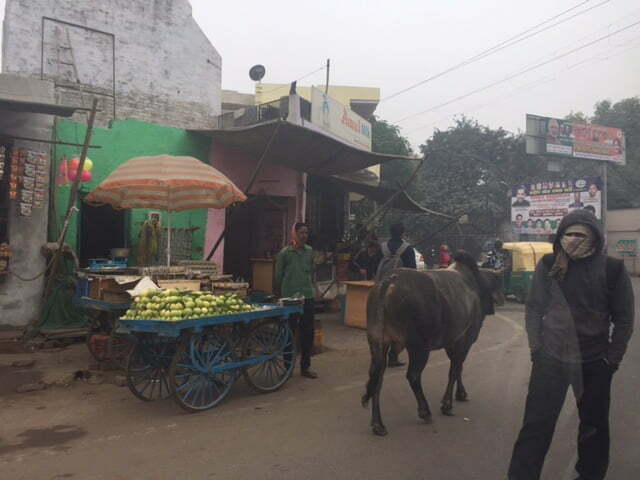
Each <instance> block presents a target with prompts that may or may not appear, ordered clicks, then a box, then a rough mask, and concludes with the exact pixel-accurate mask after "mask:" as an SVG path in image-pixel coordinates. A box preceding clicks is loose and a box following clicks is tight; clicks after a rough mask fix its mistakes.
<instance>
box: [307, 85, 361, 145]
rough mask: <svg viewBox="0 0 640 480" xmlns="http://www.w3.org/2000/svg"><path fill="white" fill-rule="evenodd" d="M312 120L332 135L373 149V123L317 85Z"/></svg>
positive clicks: (314, 89) (313, 95)
mask: <svg viewBox="0 0 640 480" xmlns="http://www.w3.org/2000/svg"><path fill="white" fill-rule="evenodd" d="M311 122H312V123H314V124H315V125H318V126H319V127H321V128H322V129H323V130H324V131H325V132H327V133H329V134H330V135H332V136H336V137H338V138H340V139H342V140H344V141H345V142H347V143H350V144H351V145H353V146H355V147H358V148H361V149H364V150H367V151H371V123H370V122H368V121H367V120H365V119H364V118H362V117H361V116H360V115H358V114H357V113H355V112H354V111H353V110H351V109H350V108H349V107H347V106H345V105H342V104H341V103H340V102H338V101H337V100H335V99H333V98H331V97H330V96H329V95H326V94H325V93H324V92H322V90H319V89H317V88H315V87H313V88H312V89H311Z"/></svg>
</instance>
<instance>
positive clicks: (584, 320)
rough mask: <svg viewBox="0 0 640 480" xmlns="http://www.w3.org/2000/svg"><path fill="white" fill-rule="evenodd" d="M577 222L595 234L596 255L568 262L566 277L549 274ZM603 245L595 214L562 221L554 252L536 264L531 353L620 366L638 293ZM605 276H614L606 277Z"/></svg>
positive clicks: (529, 320) (529, 311) (577, 213)
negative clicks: (634, 293) (565, 235)
mask: <svg viewBox="0 0 640 480" xmlns="http://www.w3.org/2000/svg"><path fill="white" fill-rule="evenodd" d="M578 223H580V224H583V225H587V226H588V227H589V228H590V229H591V230H592V231H593V233H594V236H595V250H594V253H593V255H591V256H588V257H586V258H581V259H578V260H573V259H570V260H569V263H568V270H567V272H566V274H565V275H564V278H563V279H561V280H560V279H559V278H557V277H555V278H554V277H552V276H550V271H551V269H552V267H553V265H554V263H555V260H556V255H557V254H558V252H560V251H561V249H562V245H561V239H562V236H563V234H564V233H565V231H566V230H567V228H568V227H569V226H571V225H575V224H578ZM603 246H604V236H603V234H602V231H601V229H600V225H599V222H598V220H597V219H596V217H595V216H594V215H593V214H592V213H591V212H589V211H587V210H574V211H573V212H571V213H569V214H568V215H566V216H565V217H564V218H563V220H562V222H561V223H560V226H559V227H558V233H557V235H556V240H555V243H554V245H553V250H554V253H553V254H549V255H545V256H544V257H543V258H542V260H541V261H540V262H539V263H538V265H537V267H536V271H535V274H534V276H533V280H532V285H531V291H530V292H529V296H528V298H527V305H526V327H527V335H528V337H529V346H530V347H531V351H532V352H536V351H539V350H541V351H543V352H544V353H546V354H547V355H549V356H552V357H554V358H556V359H557V360H560V361H564V362H571V363H574V362H591V361H595V360H599V359H606V360H607V361H608V362H609V363H611V364H612V365H618V364H619V363H620V362H621V361H622V357H623V356H624V353H625V351H626V349H627V344H628V342H629V339H630V338H631V334H632V332H633V321H634V295H633V289H632V287H631V280H630V278H629V274H628V273H627V271H626V269H625V268H624V263H623V262H622V261H621V260H617V259H614V258H612V257H607V256H606V255H604V254H603V253H602V249H603ZM607 264H609V265H610V266H609V268H607ZM607 272H609V276H611V277H613V278H607V277H608V274H607ZM612 325H613V329H611V326H612Z"/></svg>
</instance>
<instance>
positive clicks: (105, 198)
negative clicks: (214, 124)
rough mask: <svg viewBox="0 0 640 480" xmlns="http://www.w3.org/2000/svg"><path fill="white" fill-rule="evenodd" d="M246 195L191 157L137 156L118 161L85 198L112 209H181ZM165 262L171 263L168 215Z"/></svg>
mask: <svg viewBox="0 0 640 480" xmlns="http://www.w3.org/2000/svg"><path fill="white" fill-rule="evenodd" d="M246 199H247V197H246V195H245V194H244V193H242V191H240V189H239V188H238V187H236V186H235V185H234V183H233V182H232V181H231V180H229V179H228V178H227V177H226V176H225V175H223V174H222V173H220V172H219V171H218V170H216V169H215V168H213V167H212V166H210V165H207V164H205V163H203V162H201V161H200V160H198V159H197V158H193V157H174V156H171V155H157V156H155V157H136V158H132V159H131V160H129V161H127V162H125V163H123V164H122V165H120V166H119V167H118V168H117V169H116V170H115V171H114V172H113V173H112V174H111V175H109V176H108V177H107V178H106V180H104V181H103V182H102V183H100V185H98V186H97V187H96V189H95V190H93V191H92V192H91V193H89V195H87V196H86V197H85V199H84V201H85V202H87V203H88V204H89V205H104V204H109V205H111V206H112V207H113V208H115V209H130V208H152V209H158V210H165V211H167V212H181V211H184V210H193V209H196V208H217V209H220V208H226V207H228V206H229V205H231V204H232V203H235V202H243V201H245V200H246ZM168 223H169V224H168V227H169V234H168V236H167V237H168V242H167V243H168V248H167V263H168V264H170V262H171V258H170V251H171V215H170V214H169V220H168Z"/></svg>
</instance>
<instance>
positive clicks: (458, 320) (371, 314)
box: [362, 252, 504, 435]
mask: <svg viewBox="0 0 640 480" xmlns="http://www.w3.org/2000/svg"><path fill="white" fill-rule="evenodd" d="M454 260H455V262H454V263H453V264H452V265H451V266H450V267H449V268H448V269H446V270H433V271H415V270H409V269H400V270H398V271H396V272H395V273H393V274H392V275H391V276H390V278H389V279H387V280H384V281H382V282H380V283H379V284H378V285H376V286H375V287H374V288H373V289H372V291H371V293H370V294H369V299H368V302H367V338H368V340H369V348H370V350H371V366H370V368H369V382H368V383H367V389H366V393H365V394H364V395H363V396H362V405H363V406H364V407H366V406H367V404H368V402H369V400H370V399H373V409H372V415H371V427H372V429H373V433H375V434H376V435H386V434H387V429H386V427H385V426H384V424H383V423H382V417H381V416H380V390H381V388H382V378H383V376H384V371H385V368H386V366H387V352H388V351H389V348H390V346H391V344H394V345H395V346H396V347H406V349H407V351H408V353H409V367H408V369H407V380H408V381H409V384H410V385H411V389H412V390H413V393H414V394H415V396H416V400H417V401H418V416H419V417H420V418H422V419H423V420H424V421H425V422H429V421H430V420H431V410H430V409H429V404H428V403H427V399H426V398H425V396H424V393H423V391H422V383H421V375H422V371H423V370H424V367H425V366H426V364H427V360H428V359H429V352H430V351H431V350H438V349H441V348H444V349H446V352H447V355H448V356H449V359H450V361H451V366H450V369H449V383H448V384H447V389H446V391H445V394H444V397H443V398H442V404H441V411H442V413H443V414H445V415H452V413H451V412H452V406H453V388H454V385H456V383H457V388H456V399H457V400H459V401H464V400H466V399H467V392H466V390H465V388H464V385H463V384H462V364H463V362H464V361H465V359H466V357H467V354H468V353H469V349H470V348H471V345H473V343H474V342H475V341H476V340H477V339H478V335H479V334H480V329H481V328H482V322H483V320H484V317H485V316H486V315H491V314H493V313H494V308H493V306H494V303H497V304H498V305H502V304H503V303H504V296H503V295H502V292H501V291H500V283H501V282H500V281H499V274H498V273H496V272H492V271H485V270H479V269H478V266H477V265H476V262H475V261H474V259H473V258H472V257H471V255H469V254H468V253H464V252H460V253H458V254H456V255H455V257H454Z"/></svg>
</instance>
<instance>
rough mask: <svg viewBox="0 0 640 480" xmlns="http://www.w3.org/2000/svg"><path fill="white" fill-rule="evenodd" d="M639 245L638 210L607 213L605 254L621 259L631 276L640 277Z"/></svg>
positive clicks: (628, 209) (630, 209)
mask: <svg viewBox="0 0 640 480" xmlns="http://www.w3.org/2000/svg"><path fill="white" fill-rule="evenodd" d="M638 243H640V208H625V209H622V210H609V211H608V212H607V245H608V248H607V253H608V254H609V255H612V256H614V257H617V258H622V259H623V260H624V264H625V266H626V267H627V270H628V271H629V273H631V274H632V275H640V263H639V262H638Z"/></svg>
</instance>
